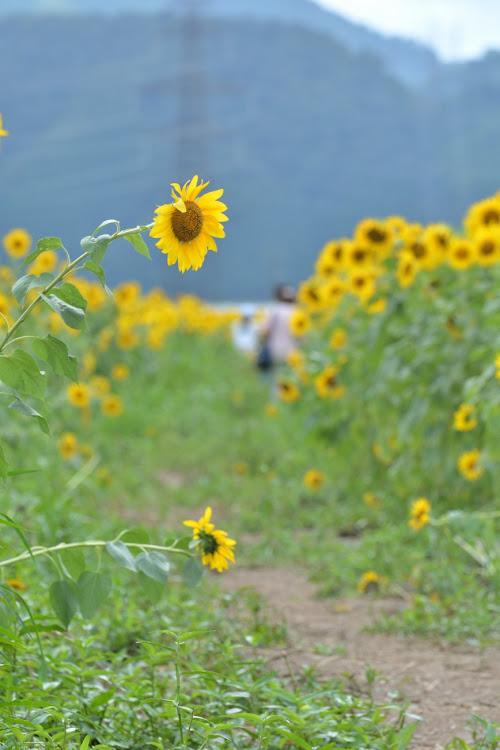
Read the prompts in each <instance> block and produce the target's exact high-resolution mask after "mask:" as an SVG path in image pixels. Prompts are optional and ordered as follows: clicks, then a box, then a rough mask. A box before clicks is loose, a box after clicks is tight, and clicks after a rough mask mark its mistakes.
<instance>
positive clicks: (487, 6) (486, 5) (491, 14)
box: [315, 0, 500, 60]
mask: <svg viewBox="0 0 500 750" xmlns="http://www.w3.org/2000/svg"><path fill="white" fill-rule="evenodd" d="M315 2H316V3H317V4H318V5H322V6H324V7H326V8H331V9H332V10H335V11H337V12H338V13H341V14H342V15H344V16H347V17H348V18H350V19H351V20H354V21H359V22H361V23H364V24H366V25H368V26H371V27H372V28H375V29H378V30H380V31H383V32H385V33H388V34H397V35H399V36H407V37H412V38H414V39H419V40H421V41H423V42H425V43H427V44H429V45H430V46H432V47H433V48H434V49H435V50H436V51H437V53H438V54H439V55H440V57H442V58H443V59H445V60H468V59H471V58H474V57H478V56H480V55H481V54H482V53H483V52H485V51H486V50H487V49H492V48H493V49H499V50H500V0H315Z"/></svg>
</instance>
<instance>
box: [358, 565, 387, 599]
mask: <svg viewBox="0 0 500 750" xmlns="http://www.w3.org/2000/svg"><path fill="white" fill-rule="evenodd" d="M384 581H385V579H384V577H383V576H380V575H379V574H378V573H376V572H375V571H374V570H367V572H366V573H363V575H362V576H361V578H360V579H359V581H358V591H359V593H360V594H371V593H376V592H377V591H380V585H381V584H382V583H383V582H384Z"/></svg>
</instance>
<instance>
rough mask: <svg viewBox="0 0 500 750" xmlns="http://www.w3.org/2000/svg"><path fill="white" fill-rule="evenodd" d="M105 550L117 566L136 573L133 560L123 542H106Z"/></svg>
mask: <svg viewBox="0 0 500 750" xmlns="http://www.w3.org/2000/svg"><path fill="white" fill-rule="evenodd" d="M106 549H107V551H108V552H109V554H110V555H111V557H112V558H113V559H114V560H116V562H117V563H118V564H119V565H123V567H124V568H127V569H128V570H133V571H134V573H136V572H137V567H136V564H135V558H134V556H133V554H132V553H131V552H130V550H129V549H128V547H127V546H126V545H125V544H124V543H123V542H120V541H117V542H106Z"/></svg>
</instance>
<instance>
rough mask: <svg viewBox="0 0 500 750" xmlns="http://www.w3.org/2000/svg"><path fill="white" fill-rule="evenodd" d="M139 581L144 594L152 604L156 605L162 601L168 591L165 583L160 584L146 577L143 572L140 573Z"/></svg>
mask: <svg viewBox="0 0 500 750" xmlns="http://www.w3.org/2000/svg"><path fill="white" fill-rule="evenodd" d="M138 581H139V586H140V589H141V591H142V593H143V594H144V596H145V597H146V598H147V599H149V601H150V602H152V603H153V604H156V603H157V602H159V601H160V599H161V596H162V594H163V593H164V592H165V591H166V588H165V585H164V584H163V583H158V581H155V580H154V579H153V578H150V577H149V576H146V575H144V573H141V571H139V575H138Z"/></svg>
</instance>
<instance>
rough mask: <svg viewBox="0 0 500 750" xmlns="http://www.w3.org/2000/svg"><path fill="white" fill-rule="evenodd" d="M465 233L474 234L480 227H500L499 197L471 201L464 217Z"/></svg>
mask: <svg viewBox="0 0 500 750" xmlns="http://www.w3.org/2000/svg"><path fill="white" fill-rule="evenodd" d="M464 224H465V228H466V230H467V233H468V234H469V235H471V236H474V235H475V234H476V232H477V231H478V230H479V229H481V228H482V227H497V228H500V197H499V196H498V195H495V196H493V197H492V198H485V199H484V200H482V201H478V202H477V203H473V204H472V206H471V207H470V208H469V210H468V212H467V215H466V217H465V219H464Z"/></svg>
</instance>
